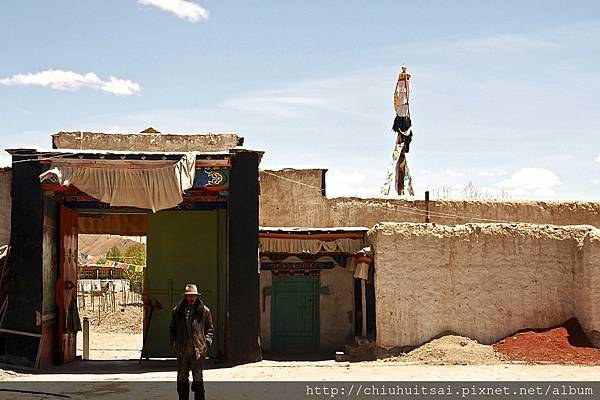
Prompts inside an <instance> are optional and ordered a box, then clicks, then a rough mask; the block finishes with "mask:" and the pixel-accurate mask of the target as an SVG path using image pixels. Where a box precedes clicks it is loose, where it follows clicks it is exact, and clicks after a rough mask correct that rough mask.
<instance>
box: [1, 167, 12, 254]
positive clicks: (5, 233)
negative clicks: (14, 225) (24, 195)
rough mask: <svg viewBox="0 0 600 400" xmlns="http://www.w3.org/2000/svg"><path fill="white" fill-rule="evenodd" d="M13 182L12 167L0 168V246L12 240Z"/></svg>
mask: <svg viewBox="0 0 600 400" xmlns="http://www.w3.org/2000/svg"><path fill="white" fill-rule="evenodd" d="M11 183H12V171H11V169H10V168H2V169H0V246H2V245H4V244H9V242H10V211H11V208H12V196H11Z"/></svg>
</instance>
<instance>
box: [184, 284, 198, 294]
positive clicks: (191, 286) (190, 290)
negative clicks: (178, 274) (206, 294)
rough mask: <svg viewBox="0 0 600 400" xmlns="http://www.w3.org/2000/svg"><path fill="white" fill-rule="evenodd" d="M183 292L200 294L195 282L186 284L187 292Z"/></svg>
mask: <svg viewBox="0 0 600 400" xmlns="http://www.w3.org/2000/svg"><path fill="white" fill-rule="evenodd" d="M183 294H199V293H198V288H197V287H196V285H194V284H193V283H188V284H187V285H185V292H183Z"/></svg>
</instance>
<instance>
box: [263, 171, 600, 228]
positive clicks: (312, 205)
mask: <svg viewBox="0 0 600 400" xmlns="http://www.w3.org/2000/svg"><path fill="white" fill-rule="evenodd" d="M325 172H326V170H323V169H291V168H288V169H283V170H276V171H271V170H264V171H262V172H261V174H260V180H261V196H260V223H261V225H262V226H287V227H291V226H303V227H334V226H362V227H367V228H370V227H372V226H373V225H375V224H377V223H379V222H386V221H387V222H415V223H423V222H425V215H424V213H425V209H426V206H425V201H424V200H417V201H410V200H401V199H378V198H368V199H363V198H356V197H337V198H327V197H326V196H325V195H323V190H321V188H322V187H324V186H323V180H324V174H325ZM274 175H276V176H274ZM325 189H326V188H325ZM429 209H430V212H431V213H430V222H434V223H437V224H443V225H460V224H464V223H486V222H510V223H528V224H552V225H592V226H595V227H598V228H600V202H584V201H503V200H441V201H440V200H436V201H431V202H430V207H429ZM489 220H494V221H489Z"/></svg>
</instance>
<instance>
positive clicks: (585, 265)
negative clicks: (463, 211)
mask: <svg viewBox="0 0 600 400" xmlns="http://www.w3.org/2000/svg"><path fill="white" fill-rule="evenodd" d="M599 233H600V230H598V229H595V228H593V227H591V226H570V227H569V226H565V227H561V226H540V225H525V224H515V225H507V224H467V225H458V226H452V227H451V226H439V225H433V224H413V223H383V224H378V225H376V226H375V227H374V228H373V229H372V230H371V231H370V232H369V235H368V240H369V242H370V243H371V245H372V246H373V249H374V260H375V271H376V272H375V293H376V294H375V296H376V321H377V345H378V346H381V347H384V348H393V347H404V346H416V345H420V344H422V343H424V342H426V341H428V340H430V339H432V338H433V337H435V336H436V335H438V334H440V333H443V332H454V333H456V334H459V335H463V336H468V337H470V338H473V339H476V340H478V341H479V342H481V343H486V344H488V343H494V342H496V341H497V340H499V339H501V338H504V337H506V336H508V335H510V334H512V333H514V332H517V331H519V330H521V329H525V328H548V327H552V326H556V325H559V324H561V323H563V322H564V321H566V320H567V319H569V318H572V317H576V318H578V319H579V321H580V322H581V323H582V325H583V327H584V329H585V331H586V333H587V334H588V335H589V336H590V337H592V338H594V337H595V338H596V342H595V343H596V345H598V344H599V343H598V341H597V338H598V332H599V331H600V318H599V317H598V304H599V301H600V291H599V290H598V289H599V287H600V285H599V282H600V267H599V261H600V234H599Z"/></svg>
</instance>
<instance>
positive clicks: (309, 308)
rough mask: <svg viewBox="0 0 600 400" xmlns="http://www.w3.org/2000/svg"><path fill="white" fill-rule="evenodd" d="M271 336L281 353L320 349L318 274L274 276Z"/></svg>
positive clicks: (273, 343) (277, 350)
mask: <svg viewBox="0 0 600 400" xmlns="http://www.w3.org/2000/svg"><path fill="white" fill-rule="evenodd" d="M272 296H273V297H272V302H271V307H272V308H271V318H272V320H271V327H272V328H271V329H272V332H271V338H272V346H273V350H274V351H275V352H276V353H280V354H293V353H302V354H311V353H312V354H314V353H317V352H318V350H319V277H318V276H275V275H274V276H273V292H272Z"/></svg>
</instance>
